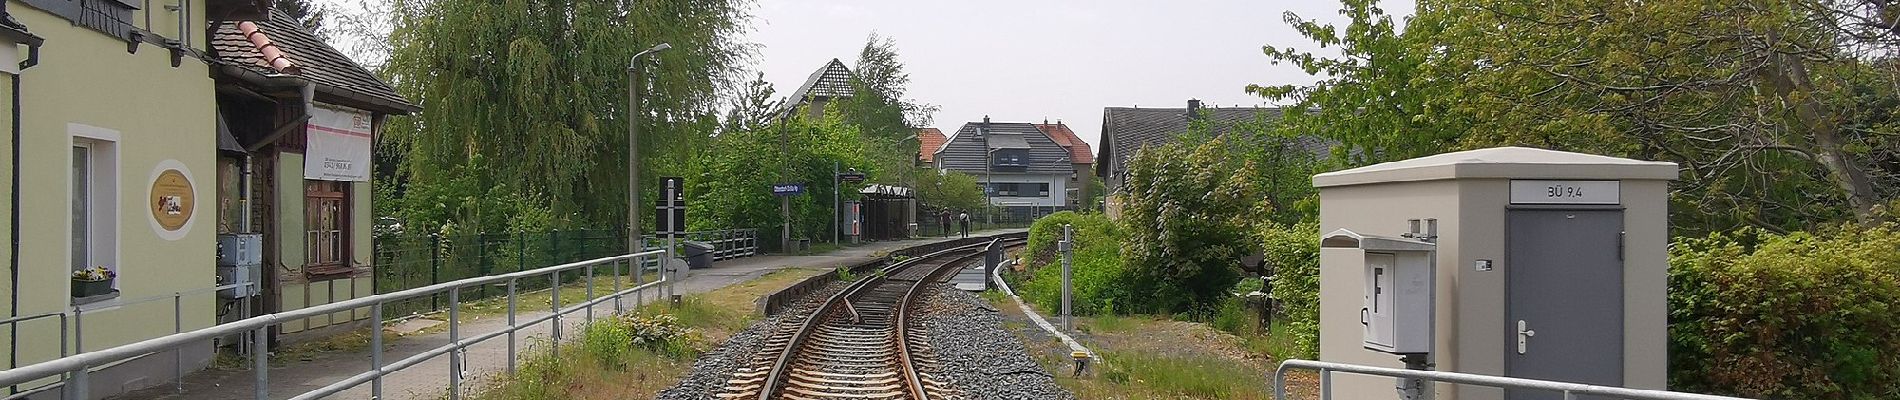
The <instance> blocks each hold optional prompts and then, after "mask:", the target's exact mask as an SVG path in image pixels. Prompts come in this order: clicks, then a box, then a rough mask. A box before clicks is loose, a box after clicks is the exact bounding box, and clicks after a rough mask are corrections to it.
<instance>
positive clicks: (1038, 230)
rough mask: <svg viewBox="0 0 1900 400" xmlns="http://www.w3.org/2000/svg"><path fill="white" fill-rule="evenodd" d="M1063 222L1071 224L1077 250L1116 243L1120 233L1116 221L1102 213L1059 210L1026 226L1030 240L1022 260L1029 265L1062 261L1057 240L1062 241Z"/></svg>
mask: <svg viewBox="0 0 1900 400" xmlns="http://www.w3.org/2000/svg"><path fill="white" fill-rule="evenodd" d="M1063 224H1068V225H1070V226H1071V230H1072V232H1071V234H1072V236H1074V239H1075V242H1076V246H1077V248H1078V249H1079V248H1081V247H1090V246H1098V245H1104V244H1110V243H1114V242H1117V241H1118V235H1120V233H1121V232H1120V228H1118V227H1116V226H1115V221H1114V220H1111V219H1108V216H1107V215H1103V214H1102V213H1078V212H1074V211H1062V212H1057V213H1055V214H1049V215H1047V216H1044V217H1042V218H1037V219H1036V222H1035V223H1034V224H1031V225H1029V243H1028V244H1027V245H1026V246H1027V247H1026V248H1024V250H1025V252H1026V254H1028V255H1029V256H1028V258H1027V259H1025V260H1023V262H1025V263H1027V264H1028V265H1029V266H1031V267H1041V266H1044V265H1051V263H1054V262H1058V261H1061V259H1060V258H1058V254H1056V250H1057V249H1056V242H1058V241H1061V240H1062V225H1063Z"/></svg>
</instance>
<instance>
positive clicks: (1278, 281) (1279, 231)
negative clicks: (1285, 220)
mask: <svg viewBox="0 0 1900 400" xmlns="http://www.w3.org/2000/svg"><path fill="white" fill-rule="evenodd" d="M1258 234H1259V238H1260V242H1261V248H1262V249H1264V252H1265V254H1266V256H1267V258H1266V264H1267V265H1268V266H1270V267H1272V268H1273V276H1272V277H1271V278H1268V279H1269V281H1270V282H1271V283H1272V285H1271V286H1273V288H1272V289H1271V290H1270V291H1269V293H1270V294H1272V295H1273V298H1274V299H1275V300H1276V301H1277V302H1278V304H1279V315H1278V316H1277V317H1276V318H1275V321H1274V324H1275V325H1276V326H1275V329H1274V330H1276V331H1279V330H1281V328H1284V332H1286V333H1287V336H1289V337H1290V339H1292V342H1293V344H1294V346H1293V348H1295V349H1298V350H1299V352H1298V354H1275V356H1279V357H1294V358H1307V359H1311V358H1314V357H1316V356H1318V355H1319V224H1317V223H1313V222H1306V223H1301V224H1298V225H1293V226H1291V227H1284V226H1267V227H1264V228H1261V229H1260V231H1259V232H1258Z"/></svg>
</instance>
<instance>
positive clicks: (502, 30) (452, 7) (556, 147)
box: [381, 0, 751, 230]
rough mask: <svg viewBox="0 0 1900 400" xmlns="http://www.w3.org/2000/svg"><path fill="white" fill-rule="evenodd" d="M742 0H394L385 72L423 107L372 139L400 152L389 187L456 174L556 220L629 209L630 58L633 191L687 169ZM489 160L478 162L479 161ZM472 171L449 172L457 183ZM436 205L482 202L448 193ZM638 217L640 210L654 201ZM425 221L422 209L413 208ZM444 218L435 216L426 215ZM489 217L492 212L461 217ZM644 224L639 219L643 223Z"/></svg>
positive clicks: (651, 193) (602, 222) (705, 129)
mask: <svg viewBox="0 0 1900 400" xmlns="http://www.w3.org/2000/svg"><path fill="white" fill-rule="evenodd" d="M746 6H747V2H745V1H744V0H658V1H640V2H619V3H614V2H605V3H600V2H579V3H575V2H560V1H541V0H520V1H505V2H492V1H480V0H398V1H397V2H396V3H395V4H394V6H393V10H392V11H391V16H390V18H392V19H393V20H394V22H393V25H394V29H393V30H392V32H391V33H390V37H389V41H390V43H391V46H390V55H389V60H388V64H387V65H386V67H385V69H384V73H385V74H386V75H387V76H388V78H389V79H390V80H391V82H392V83H393V84H394V85H395V86H396V87H397V89H398V90H399V91H400V92H402V93H403V94H404V95H405V96H406V97H408V98H409V99H411V100H414V101H416V102H418V103H420V104H423V105H424V107H425V108H424V110H423V111H422V112H421V113H420V114H418V115H416V116H414V117H410V118H396V119H392V120H391V122H390V123H389V128H388V129H387V134H386V135H385V136H386V140H385V143H384V144H383V145H382V149H381V151H382V152H384V153H390V154H392V156H395V157H399V158H400V159H401V164H400V165H401V166H400V168H399V170H398V171H396V172H395V173H390V174H387V176H391V177H392V178H390V181H389V182H388V184H390V185H397V187H399V188H402V189H401V191H400V193H398V196H406V195H407V193H408V192H411V191H418V190H420V191H425V192H426V191H430V190H435V189H431V188H430V187H432V186H453V187H459V188H466V189H465V190H467V191H470V192H467V193H461V194H460V196H475V197H486V198H509V197H514V198H519V199H521V201H522V202H525V203H527V204H528V205H530V206H532V207H533V208H537V209H545V210H547V212H548V214H549V215H551V216H552V217H551V218H552V221H553V222H552V224H554V225H555V226H556V227H602V226H613V225H617V224H620V223H623V222H622V221H625V220H626V212H627V204H626V198H627V193H626V185H625V183H624V182H626V181H627V175H626V170H627V168H626V163H627V158H626V157H627V154H626V152H625V151H621V150H619V149H625V148H627V142H626V132H627V119H626V114H627V109H628V107H627V106H628V104H627V99H626V96H627V92H626V88H628V87H629V85H630V84H631V83H630V82H629V81H628V77H627V75H628V74H627V68H628V67H629V65H628V60H629V58H630V57H631V56H632V55H633V54H634V53H635V52H637V51H640V50H643V49H646V48H649V47H652V46H653V45H655V44H658V43H663V42H664V43H670V44H671V45H672V46H673V48H672V49H671V50H668V51H663V52H660V53H656V54H654V55H651V56H648V57H647V58H645V59H644V60H643V63H642V64H641V65H640V66H639V68H642V69H643V70H644V71H646V74H645V77H646V79H647V80H648V81H647V82H642V85H641V86H642V87H643V90H642V92H643V93H644V100H643V103H644V104H643V107H642V109H641V110H642V112H643V114H644V115H645V116H644V117H643V118H642V119H641V120H642V126H641V138H640V140H641V143H640V144H641V146H640V150H641V158H640V160H641V169H640V171H641V174H642V179H643V181H644V182H647V184H645V185H642V188H643V191H645V192H646V193H644V194H643V195H642V198H645V199H653V198H656V196H657V192H658V189H657V188H656V186H657V185H656V184H654V182H657V177H659V176H668V175H684V174H685V173H687V172H688V170H689V168H690V165H691V164H690V161H691V159H692V157H693V154H694V153H696V152H698V151H700V149H704V148H706V147H707V146H708V144H709V142H710V141H712V134H713V133H714V131H716V130H717V127H718V121H717V118H715V117H716V114H715V113H716V112H717V106H716V99H717V94H718V93H719V91H720V90H721V89H722V88H728V87H732V85H733V83H735V80H736V79H735V78H737V76H738V72H739V68H740V65H741V64H740V63H741V61H742V59H743V57H744V56H745V55H746V54H748V52H749V51H750V49H751V46H750V45H748V44H745V43H743V42H741V41H740V37H741V35H740V34H741V33H742V30H743V29H744V19H745V18H746V16H745V15H744V9H745V7H746ZM478 159H485V160H489V162H488V163H486V164H481V165H476V164H475V160H478ZM460 180H471V181H472V182H473V183H472V184H468V185H459V184H455V183H454V182H457V181H460ZM443 206H445V207H449V208H451V209H455V210H452V211H449V212H446V213H442V214H437V215H438V216H439V217H446V218H455V219H463V218H471V217H470V216H476V215H494V214H497V213H495V212H492V210H475V211H467V210H460V208H465V207H478V206H483V207H485V206H484V205H483V203H479V202H477V203H444V204H443ZM645 214H648V216H647V218H648V219H651V215H650V213H645ZM416 222H421V221H416ZM427 222H429V223H440V222H441V221H427ZM462 222H463V223H464V224H465V225H474V226H477V227H480V228H481V229H488V230H496V229H499V228H501V227H503V226H504V225H505V221H503V220H501V219H498V218H481V219H479V220H464V221H462ZM649 226H650V224H649Z"/></svg>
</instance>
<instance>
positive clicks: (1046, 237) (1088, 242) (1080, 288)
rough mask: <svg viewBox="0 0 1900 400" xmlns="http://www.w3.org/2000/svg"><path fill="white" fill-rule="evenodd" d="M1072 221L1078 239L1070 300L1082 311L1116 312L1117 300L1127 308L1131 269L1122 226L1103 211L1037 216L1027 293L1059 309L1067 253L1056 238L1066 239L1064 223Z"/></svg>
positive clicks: (1030, 245) (1029, 250)
mask: <svg viewBox="0 0 1900 400" xmlns="http://www.w3.org/2000/svg"><path fill="white" fill-rule="evenodd" d="M1065 223H1066V224H1070V225H1071V226H1072V227H1073V229H1074V232H1073V237H1074V239H1075V242H1076V245H1075V246H1076V247H1075V255H1074V257H1073V258H1072V259H1071V260H1070V265H1069V267H1070V270H1071V271H1070V278H1071V284H1072V285H1073V292H1072V296H1071V298H1070V299H1071V300H1072V301H1073V302H1074V303H1072V304H1070V306H1071V310H1072V311H1074V312H1075V313H1076V314H1077V315H1094V314H1099V313H1103V312H1111V311H1113V310H1114V309H1116V307H1115V304H1116V303H1117V302H1121V303H1122V304H1123V306H1122V307H1120V309H1122V310H1127V309H1128V308H1127V301H1128V300H1126V298H1127V293H1128V290H1127V287H1126V286H1125V285H1124V284H1125V282H1126V281H1127V278H1126V275H1127V269H1126V268H1125V266H1124V264H1123V263H1122V258H1121V238H1120V234H1121V233H1120V229H1119V228H1118V227H1117V226H1116V225H1115V222H1114V221H1112V220H1109V219H1108V217H1107V216H1104V215H1102V214H1101V213H1075V212H1069V211H1063V212H1058V213H1055V214H1051V215H1049V216H1046V217H1043V218H1041V219H1038V220H1036V223H1035V224H1034V225H1030V227H1029V243H1028V245H1027V248H1026V249H1025V251H1026V253H1025V254H1027V256H1025V257H1024V260H1023V262H1024V263H1025V264H1026V265H1027V266H1028V272H1027V273H1026V275H1027V277H1028V279H1027V280H1025V281H1022V284H1021V288H1020V289H1021V292H1022V293H1021V295H1022V296H1023V299H1024V300H1027V301H1029V302H1030V303H1034V304H1035V305H1036V306H1037V307H1041V308H1042V309H1043V310H1048V311H1055V310H1056V309H1058V308H1059V307H1061V305H1062V264H1061V262H1062V259H1061V256H1060V255H1059V254H1058V253H1057V252H1056V242H1057V241H1059V240H1062V224H1065Z"/></svg>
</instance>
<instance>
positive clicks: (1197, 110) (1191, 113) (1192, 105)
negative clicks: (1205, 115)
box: [1187, 99, 1201, 120]
mask: <svg viewBox="0 0 1900 400" xmlns="http://www.w3.org/2000/svg"><path fill="white" fill-rule="evenodd" d="M1187 117H1188V120H1194V119H1199V118H1201V99H1188V107H1187Z"/></svg>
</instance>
